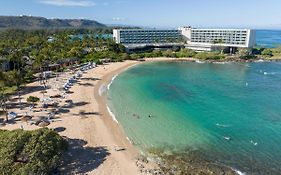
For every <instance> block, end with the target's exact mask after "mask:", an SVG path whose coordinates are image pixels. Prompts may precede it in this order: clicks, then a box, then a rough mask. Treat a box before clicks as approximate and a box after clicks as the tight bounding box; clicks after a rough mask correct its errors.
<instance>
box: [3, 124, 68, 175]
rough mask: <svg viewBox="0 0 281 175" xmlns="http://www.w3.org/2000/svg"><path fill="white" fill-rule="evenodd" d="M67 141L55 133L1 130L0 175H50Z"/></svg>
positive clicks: (56, 165) (40, 130)
mask: <svg viewBox="0 0 281 175" xmlns="http://www.w3.org/2000/svg"><path fill="white" fill-rule="evenodd" d="M66 149H67V142H66V141H65V140H64V139H63V138H62V137H61V136H59V135H58V134H57V133H56V132H55V131H52V130H49V129H39V130H34V131H24V130H14V131H4V130H0V174H3V175H4V174H23V175H24V174H26V175H27V174H51V173H52V172H54V171H55V170H56V168H57V167H58V166H59V165H60V163H61V157H62V154H63V152H64V151H65V150H66Z"/></svg>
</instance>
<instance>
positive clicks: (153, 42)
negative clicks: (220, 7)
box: [113, 27, 256, 51]
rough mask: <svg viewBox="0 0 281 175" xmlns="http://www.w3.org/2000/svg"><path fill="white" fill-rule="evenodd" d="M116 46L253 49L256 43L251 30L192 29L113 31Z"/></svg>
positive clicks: (205, 49)
mask: <svg viewBox="0 0 281 175" xmlns="http://www.w3.org/2000/svg"><path fill="white" fill-rule="evenodd" d="M113 38H114V40H115V42H116V43H121V44H123V45H124V46H125V47H126V48H127V49H128V50H130V49H132V50H133V49H136V48H142V47H156V48H157V47H164V46H184V47H186V48H189V49H192V50H196V51H213V50H218V49H221V48H230V50H232V49H237V48H252V47H254V46H255V44H256V34H255V30H250V29H193V28H191V27H180V28H179V29H178V30H156V29H114V30H113Z"/></svg>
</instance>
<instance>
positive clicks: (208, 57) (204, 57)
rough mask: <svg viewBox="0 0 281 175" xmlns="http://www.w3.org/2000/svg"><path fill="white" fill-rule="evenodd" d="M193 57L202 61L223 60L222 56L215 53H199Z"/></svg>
mask: <svg viewBox="0 0 281 175" xmlns="http://www.w3.org/2000/svg"><path fill="white" fill-rule="evenodd" d="M195 57H196V58H198V59H202V60H220V59H224V58H225V56H224V55H222V54H219V53H215V52H199V53H197V54H196V56H195Z"/></svg>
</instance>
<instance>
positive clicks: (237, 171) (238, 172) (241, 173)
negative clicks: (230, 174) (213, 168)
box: [231, 168, 246, 175]
mask: <svg viewBox="0 0 281 175" xmlns="http://www.w3.org/2000/svg"><path fill="white" fill-rule="evenodd" d="M231 169H232V170H233V171H235V172H236V173H237V174H238V175H246V173H243V172H242V171H239V170H237V169H235V168H231Z"/></svg>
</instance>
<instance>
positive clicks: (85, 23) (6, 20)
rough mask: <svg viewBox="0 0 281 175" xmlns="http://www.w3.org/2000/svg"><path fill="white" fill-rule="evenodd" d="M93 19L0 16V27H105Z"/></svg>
mask: <svg viewBox="0 0 281 175" xmlns="http://www.w3.org/2000/svg"><path fill="white" fill-rule="evenodd" d="M106 27H107V26H106V25H104V24H102V23H99V22H97V21H94V20H86V19H47V18H44V17H34V16H0V29H9V28H12V29H42V28H106Z"/></svg>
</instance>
